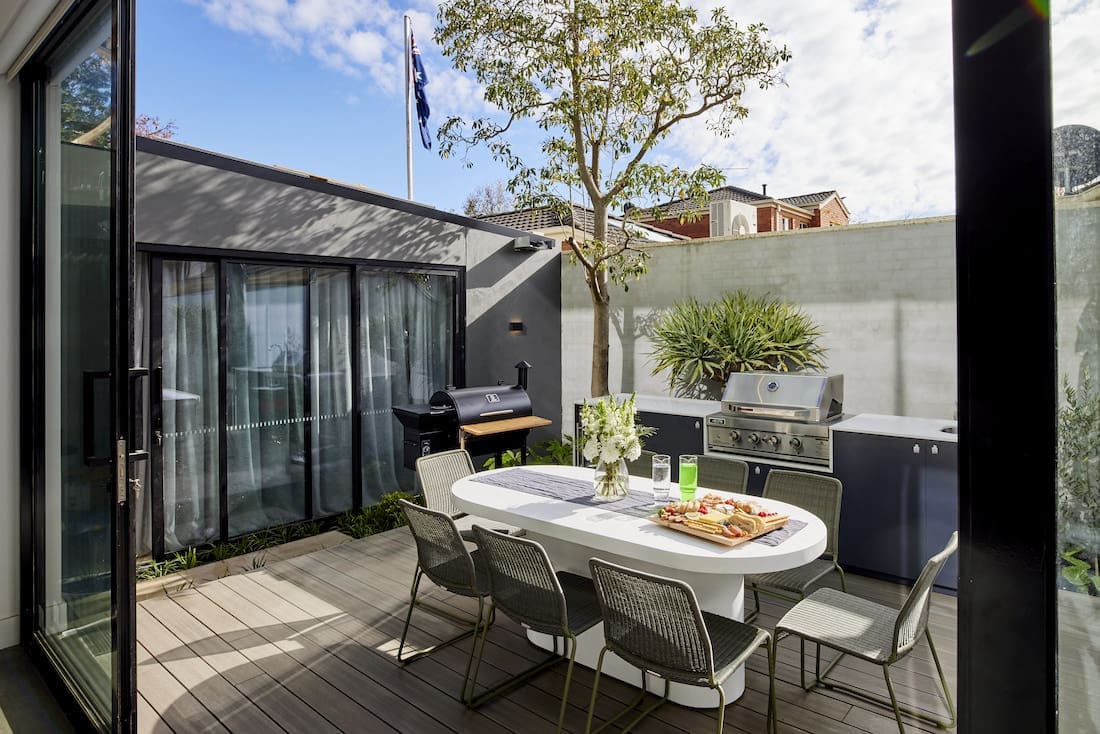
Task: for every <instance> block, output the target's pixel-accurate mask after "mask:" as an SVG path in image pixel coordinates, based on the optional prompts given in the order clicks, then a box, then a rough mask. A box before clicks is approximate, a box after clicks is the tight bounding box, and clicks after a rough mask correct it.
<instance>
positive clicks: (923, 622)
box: [772, 531, 959, 734]
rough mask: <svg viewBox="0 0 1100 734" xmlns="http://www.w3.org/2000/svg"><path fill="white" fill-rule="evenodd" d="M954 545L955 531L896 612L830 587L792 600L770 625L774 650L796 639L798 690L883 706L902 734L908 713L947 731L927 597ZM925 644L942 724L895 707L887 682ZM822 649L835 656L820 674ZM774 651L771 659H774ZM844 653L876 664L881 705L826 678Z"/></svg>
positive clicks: (951, 709) (946, 694)
mask: <svg viewBox="0 0 1100 734" xmlns="http://www.w3.org/2000/svg"><path fill="white" fill-rule="evenodd" d="M958 547H959V533H958V531H956V532H954V533H952V534H951V537H950V538H949V539H948V541H947V545H946V546H944V549H943V550H942V551H940V552H939V553H937V554H936V555H934V556H932V557H931V558H930V559H928V562H927V563H926V564H925V566H924V570H922V571H921V574H920V576H919V577H918V578H917V582H916V584H914V585H913V588H912V589H911V590H910V591H909V595H908V596H907V597H906V598H905V602H904V603H903V604H902V606H901V609H900V610H899V609H894V608H892V607H888V606H884V605H882V604H877V603H875V602H873V601H868V600H867V599H863V598H861V597H858V596H855V595H853V594H846V593H844V592H842V591H837V590H836V589H828V588H826V589H818V590H817V591H815V592H814V593H812V594H810V595H809V596H808V597H806V598H805V599H803V600H802V601H800V602H798V604H796V605H795V606H794V607H793V608H792V609H791V610H790V611H789V612H787V613H786V614H785V615H783V618H782V619H781V620H779V623H778V624H777V625H776V626H775V642H776V650H778V646H779V641H780V640H782V639H783V638H784V637H787V636H790V635H794V636H797V637H799V638H800V662H799V674H800V676H801V682H802V687H803V688H804V689H805V690H807V691H809V690H812V689H814V688H817V687H819V686H820V687H822V688H833V689H836V690H840V691H844V692H846V693H850V694H852V695H855V696H859V697H860V698H864V699H867V700H869V701H872V702H874V703H877V704H880V705H883V706H889V707H890V708H891V709H893V711H894V718H895V719H897V722H898V731H899V732H901V734H905V724H904V722H903V720H902V714H903V713H904V714H908V715H909V716H912V717H913V718H916V719H919V720H921V721H925V722H928V723H930V724H935V725H936V726H937V727H939V728H941V729H950V728H951V727H953V726H955V720H956V718H955V706H954V704H953V703H952V702H951V691H950V690H949V689H948V687H947V677H946V676H945V675H944V673H943V666H942V665H941V664H940V657H939V655H938V654H937V653H936V646H935V644H933V642H932V634H931V632H930V631H929V630H928V606H929V601H930V599H931V596H932V584H933V583H934V582H935V580H936V577H937V576H938V575H939V573H940V570H941V569H943V565H944V563H946V562H947V559H948V557H950V556H951V554H952V553H954V552H955V550H956V549H957V548H958ZM922 635H923V636H924V638H925V639H926V640H928V648H929V650H931V651H932V660H933V661H935V664H936V672H937V673H939V677H940V685H941V686H942V689H943V698H944V701H945V702H946V704H947V712H948V715H949V718H948V719H947V720H942V719H938V718H936V717H933V716H930V715H928V714H927V713H925V712H924V711H918V710H916V709H913V708H910V707H908V706H903V705H901V704H899V703H898V699H897V696H896V695H895V693H894V684H893V681H891V679H890V666H891V665H893V664H894V663H896V662H897V661H898V660H900V659H902V658H903V657H905V656H906V655H908V654H909V653H910V652H912V650H913V648H914V647H916V645H917V643H918V642H920V638H921V636H922ZM807 641H809V642H813V643H814V644H815V645H816V646H817V650H816V660H815V663H814V681H813V683H811V684H810V685H808V686H807V685H806V642H807ZM823 646H824V647H827V648H830V649H832V650H835V651H836V652H837V656H836V657H835V658H834V659H833V660H832V662H830V663H829V664H828V665H827V666H826V667H825V670H824V671H822V670H821V648H822V647H823ZM775 654H776V653H775V651H773V653H772V657H773V658H774V657H775ZM845 655H852V656H853V657H857V658H860V659H861V660H866V661H868V662H871V663H875V664H876V665H881V666H882V674H883V677H884V678H885V679H886V690H887V691H888V692H889V694H890V699H889V701H887V700H886V699H883V698H882V697H881V696H876V695H873V694H871V693H870V692H868V691H865V690H863V689H860V688H853V687H851V686H848V685H845V684H843V683H840V682H838V681H830V680H826V678H827V677H828V675H829V673H831V672H832V670H833V668H835V667H836V664H837V663H839V662H840V660H841V659H842V658H843V657H844V656H845Z"/></svg>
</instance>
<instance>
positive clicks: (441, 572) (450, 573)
mask: <svg viewBox="0 0 1100 734" xmlns="http://www.w3.org/2000/svg"><path fill="white" fill-rule="evenodd" d="M400 504H401V511H402V512H404V513H405V519H406V520H407V521H408V523H409V530H411V531H412V534H413V539H414V540H416V559H417V562H418V563H419V564H420V570H421V571H423V572H424V575H425V576H427V577H428V578H429V579H431V580H432V581H433V582H434V583H436V584H438V585H439V586H442V587H443V588H445V589H447V590H448V591H451V592H453V593H460V594H465V595H469V594H470V593H471V592H476V590H477V576H476V574H475V572H474V560H473V557H472V556H471V555H470V551H468V550H467V549H466V544H465V543H463V542H462V536H461V535H459V532H458V527H456V526H455V521H454V520H453V519H451V516H450V515H448V514H447V513H446V512H440V511H438V510H430V509H428V508H427V507H421V506H420V505H414V504H413V503H412V502H409V501H408V500H400Z"/></svg>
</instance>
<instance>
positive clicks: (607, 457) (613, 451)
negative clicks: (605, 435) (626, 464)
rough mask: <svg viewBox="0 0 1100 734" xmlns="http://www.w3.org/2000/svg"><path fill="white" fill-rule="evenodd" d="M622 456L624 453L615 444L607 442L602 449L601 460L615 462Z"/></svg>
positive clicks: (607, 462)
mask: <svg viewBox="0 0 1100 734" xmlns="http://www.w3.org/2000/svg"><path fill="white" fill-rule="evenodd" d="M621 458H622V454H621V453H620V451H619V449H618V448H617V447H616V446H615V445H614V444H610V443H609V444H605V445H604V447H603V448H602V449H601V450H600V461H602V462H604V463H605V464H611V463H615V462H617V461H618V460H619V459H621Z"/></svg>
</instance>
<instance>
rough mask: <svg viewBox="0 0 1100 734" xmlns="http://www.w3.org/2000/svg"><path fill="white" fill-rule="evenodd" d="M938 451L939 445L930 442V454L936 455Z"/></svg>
mask: <svg viewBox="0 0 1100 734" xmlns="http://www.w3.org/2000/svg"><path fill="white" fill-rule="evenodd" d="M939 453H940V447H939V446H937V445H936V444H932V455H933V456H938V455H939Z"/></svg>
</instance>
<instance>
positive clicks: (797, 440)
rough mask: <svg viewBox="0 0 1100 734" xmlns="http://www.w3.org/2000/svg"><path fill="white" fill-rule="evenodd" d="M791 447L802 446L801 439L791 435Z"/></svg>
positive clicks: (798, 447) (797, 447)
mask: <svg viewBox="0 0 1100 734" xmlns="http://www.w3.org/2000/svg"><path fill="white" fill-rule="evenodd" d="M791 448H792V449H800V448H802V439H800V438H798V437H797V436H792V437H791Z"/></svg>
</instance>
